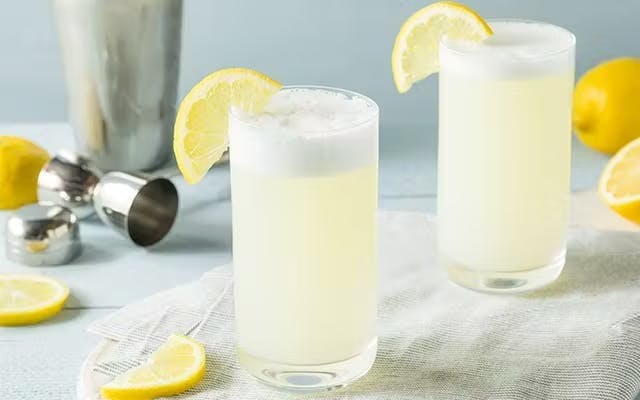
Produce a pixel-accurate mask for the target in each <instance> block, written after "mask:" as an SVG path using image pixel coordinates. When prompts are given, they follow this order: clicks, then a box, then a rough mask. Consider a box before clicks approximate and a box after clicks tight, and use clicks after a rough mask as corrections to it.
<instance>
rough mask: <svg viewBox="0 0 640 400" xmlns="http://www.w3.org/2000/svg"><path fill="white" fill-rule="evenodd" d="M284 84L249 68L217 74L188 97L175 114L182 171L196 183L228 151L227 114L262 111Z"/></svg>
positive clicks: (175, 141) (176, 148)
mask: <svg viewBox="0 0 640 400" xmlns="http://www.w3.org/2000/svg"><path fill="white" fill-rule="evenodd" d="M281 87H282V85H281V84H280V83H278V82H276V81H274V80H273V79H271V78H269V77H268V76H266V75H264V74H262V73H260V72H257V71H254V70H251V69H247V68H228V69H222V70H219V71H216V72H214V73H212V74H210V75H209V76H207V77H206V78H204V79H203V80H201V81H200V82H199V83H198V84H196V85H195V86H194V87H193V89H191V91H190V92H189V93H188V94H187V95H186V96H185V98H184V99H183V100H182V103H181V104H180V108H179V109H178V113H177V115H176V122H175V125H174V129H173V151H174V153H175V155H176V161H177V163H178V168H180V172H182V175H183V176H184V177H185V179H186V180H187V182H189V183H197V182H198V181H200V180H201V179H202V178H203V177H204V175H205V174H206V173H207V171H208V170H209V168H211V166H212V165H213V164H214V163H215V162H216V161H218V160H219V159H220V158H221V157H222V154H223V153H224V152H225V151H226V150H227V146H228V143H229V140H228V134H227V133H228V132H227V131H228V127H227V124H228V111H229V107H230V106H235V107H238V108H240V109H242V110H243V111H246V112H251V113H256V112H260V111H262V110H263V109H264V107H265V106H266V105H267V102H268V101H269V99H270V98H271V96H272V95H274V94H275V93H276V92H277V91H278V90H280V88H281Z"/></svg>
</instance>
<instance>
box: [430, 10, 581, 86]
mask: <svg viewBox="0 0 640 400" xmlns="http://www.w3.org/2000/svg"><path fill="white" fill-rule="evenodd" d="M489 25H490V26H491V28H492V30H493V35H492V36H490V37H489V38H487V39H486V40H484V41H483V42H480V43H468V42H462V41H454V40H446V39H445V40H443V41H442V42H441V44H440V67H441V71H444V72H445V73H447V72H452V73H456V74H462V75H468V76H477V77H491V78H498V79H500V78H505V79H509V78H516V79H522V78H529V77H531V78H535V77H539V76H543V75H548V74H552V73H562V72H568V71H571V70H572V69H573V65H574V59H575V37H574V36H573V34H572V33H571V32H569V31H567V30H566V29H563V28H560V27H558V26H555V25H551V24H547V23H542V22H534V21H518V20H496V21H489Z"/></svg>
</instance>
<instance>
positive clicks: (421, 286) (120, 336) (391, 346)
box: [90, 212, 640, 400]
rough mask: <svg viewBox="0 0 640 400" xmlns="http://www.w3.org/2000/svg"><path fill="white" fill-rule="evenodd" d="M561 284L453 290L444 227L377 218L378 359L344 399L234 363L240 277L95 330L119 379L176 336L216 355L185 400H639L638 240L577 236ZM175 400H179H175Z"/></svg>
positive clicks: (99, 368)
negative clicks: (440, 237) (296, 390)
mask: <svg viewBox="0 0 640 400" xmlns="http://www.w3.org/2000/svg"><path fill="white" fill-rule="evenodd" d="M569 243H570V245H569V253H568V262H567V265H566V267H565V270H564V272H563V274H562V275H561V276H560V278H559V279H558V281H556V282H555V283H554V284H552V285H550V286H548V287H547V288H545V289H543V290H540V291H537V292H533V293H531V294H526V295H520V296H496V295H488V294H482V293H476V292H473V291H469V290H465V289H462V288H460V287H457V286H455V285H454V284H452V283H450V282H449V281H448V280H447V278H446V274H445V272H444V271H442V270H440V269H439V268H438V267H437V266H436V265H435V220H434V219H433V218H431V217H428V216H425V215H422V214H416V213H396V212H394V213H391V212H383V213H381V214H380V302H379V350H378V357H377V359H376V362H375V364H374V366H373V367H372V369H371V371H370V372H369V374H367V375H366V376H365V377H363V378H362V379H360V380H359V381H357V382H355V383H353V384H352V385H351V386H349V387H347V388H346V389H343V390H339V391H335V392H327V393H321V394H308V395H296V394H289V393H285V392H281V391H275V390H272V389H270V388H268V387H265V386H263V385H261V384H259V383H257V382H255V381H254V380H253V379H252V378H251V377H250V376H248V375H247V374H246V373H245V372H244V371H243V370H241V369H240V367H239V366H238V364H237V362H236V360H235V355H234V344H233V342H234V339H233V326H234V324H233V293H232V292H233V289H232V269H231V267H230V266H221V267H217V268H214V269H213V270H212V271H211V272H209V273H207V274H205V275H204V276H203V277H202V278H201V279H200V280H199V281H197V282H193V283H190V284H187V285H184V286H180V287H177V288H175V289H172V290H169V291H166V292H163V293H159V294H157V295H155V296H153V297H151V298H148V299H146V300H144V301H142V302H140V303H138V304H133V305H130V306H127V307H125V308H123V309H121V310H119V311H117V312H115V313H114V314H112V315H110V316H107V317H106V318H104V319H102V320H100V321H97V322H95V323H94V324H93V325H92V326H91V327H90V331H91V332H93V333H95V334H97V335H100V336H102V337H105V338H109V339H111V340H113V341H115V342H116V344H115V346H113V348H112V349H111V350H110V351H109V353H108V354H107V355H106V356H105V357H103V358H102V359H101V361H100V362H99V363H97V364H96V365H94V366H93V367H92V368H93V369H94V371H96V372H97V373H101V374H102V373H103V374H105V375H114V374H117V373H119V372H122V371H124V370H126V369H127V368H129V367H131V366H133V365H136V364H137V363H139V362H140V361H141V360H143V359H144V358H145V357H146V356H147V355H148V354H149V353H150V352H152V351H153V350H154V349H155V348H156V347H157V346H158V345H159V344H160V343H162V342H163V341H164V340H165V338H166V337H167V336H168V335H169V334H170V333H173V332H181V333H188V334H189V335H190V336H192V337H194V338H195V339H197V340H199V341H201V342H203V343H204V344H205V346H206V349H207V358H208V359H207V368H208V372H207V375H206V377H205V379H204V380H203V381H202V382H201V383H200V384H199V385H198V386H197V387H196V388H194V389H192V390H191V391H189V392H187V393H184V394H183V395H181V396H178V397H175V398H177V399H194V400H195V399H208V400H211V399H243V400H252V399H260V400H269V399H294V398H313V399H316V398H323V399H324V398H327V399H367V400H369V399H434V400H451V399H465V400H474V399H478V400H480V399H483V400H485V399H487V400H489V399H490V400H498V399H508V400H520V399H580V400H584V399H611V400H625V399H633V398H634V397H635V395H636V394H637V393H638V391H640V235H638V234H635V233H629V232H615V231H596V230H586V229H575V230H573V231H572V232H571V235H570V241H569ZM175 398H172V399H175Z"/></svg>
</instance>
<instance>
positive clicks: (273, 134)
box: [229, 86, 379, 175]
mask: <svg viewBox="0 0 640 400" xmlns="http://www.w3.org/2000/svg"><path fill="white" fill-rule="evenodd" d="M378 112H379V111H378V106H377V105H376V104H375V103H374V102H373V101H372V100H371V99H369V98H367V97H365V96H362V95H359V94H357V93H353V92H349V91H345V90H341V89H333V88H324V87H313V86H292V87H285V88H283V89H282V90H281V91H280V92H278V93H276V94H275V95H274V96H273V98H272V99H271V100H270V102H269V104H268V105H267V107H266V108H265V110H264V112H263V113H261V114H257V115H251V114H247V113H244V112H242V111H241V110H238V109H232V110H230V112H229V141H230V149H231V162H232V166H233V165H235V166H239V167H242V168H250V169H252V170H255V171H260V172H263V173H276V174H287V175H326V174H334V173H337V172H341V171H348V170H352V169H355V168H358V167H361V166H364V165H367V164H370V163H373V162H376V160H377V157H378Z"/></svg>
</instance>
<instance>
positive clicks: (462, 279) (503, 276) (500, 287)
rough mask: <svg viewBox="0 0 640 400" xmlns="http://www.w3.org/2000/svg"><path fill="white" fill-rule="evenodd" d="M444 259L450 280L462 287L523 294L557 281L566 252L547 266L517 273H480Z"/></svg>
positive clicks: (482, 290)
mask: <svg viewBox="0 0 640 400" xmlns="http://www.w3.org/2000/svg"><path fill="white" fill-rule="evenodd" d="M443 259H444V260H443V261H441V262H442V263H443V264H444V265H445V266H446V268H447V270H448V271H449V278H450V279H451V280H452V281H453V282H454V283H457V284H458V285H460V286H463V287H465V288H467V289H472V290H478V291H481V292H490V293H522V292H527V291H530V290H534V289H538V288H540V287H542V286H545V285H547V284H549V283H551V282H553V281H555V280H556V278H558V276H560V273H561V272H562V268H563V267H564V263H565V252H563V253H562V254H561V255H560V256H558V257H556V258H555V259H554V260H553V261H552V262H551V263H549V264H547V265H543V266H541V267H538V268H532V269H527V270H523V271H517V272H495V271H479V270H474V269H471V268H467V267H466V266H464V265H461V264H458V263H455V262H452V261H451V260H449V259H446V258H445V257H443Z"/></svg>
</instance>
